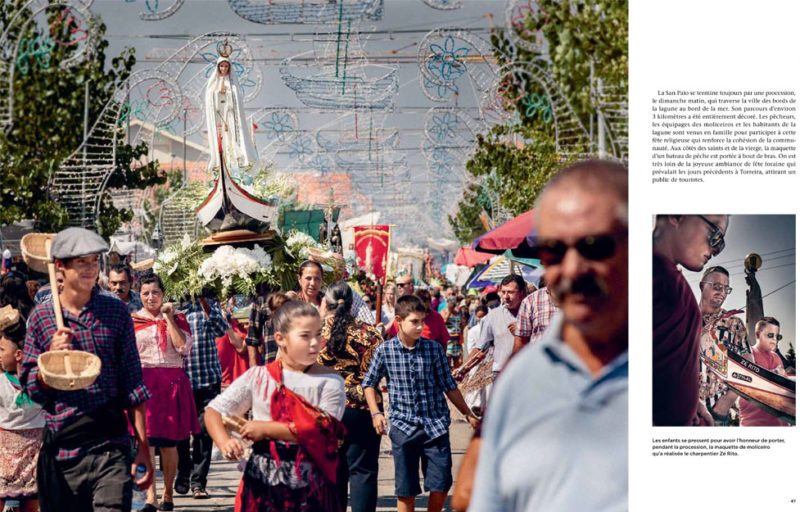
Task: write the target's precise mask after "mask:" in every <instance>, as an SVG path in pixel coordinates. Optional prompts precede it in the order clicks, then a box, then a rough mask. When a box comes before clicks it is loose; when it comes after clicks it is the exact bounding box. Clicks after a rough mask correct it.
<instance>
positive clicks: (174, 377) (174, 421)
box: [132, 274, 200, 511]
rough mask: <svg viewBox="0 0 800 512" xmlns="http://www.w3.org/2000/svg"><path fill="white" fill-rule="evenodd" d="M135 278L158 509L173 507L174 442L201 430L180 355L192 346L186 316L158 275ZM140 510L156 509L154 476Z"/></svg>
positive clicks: (136, 327) (136, 325) (135, 325)
mask: <svg viewBox="0 0 800 512" xmlns="http://www.w3.org/2000/svg"><path fill="white" fill-rule="evenodd" d="M139 283H140V288H139V295H140V297H141V299H142V303H143V304H144V307H143V308H142V309H140V310H139V311H138V312H136V313H134V314H133V315H132V316H133V328H134V330H135V331H136V347H137V348H138V350H139V358H140V359H141V362H142V377H143V379H144V383H145V384H146V385H147V389H149V390H150V393H151V395H152V396H151V398H150V400H148V401H147V439H148V441H149V442H150V452H151V457H155V448H156V447H157V448H159V451H160V453H161V463H162V467H163V471H164V493H163V494H162V498H161V510H172V509H173V501H172V498H173V494H172V492H173V491H172V486H173V482H174V481H175V473H176V471H177V469H178V450H177V445H178V442H179V441H183V440H184V439H188V438H189V436H190V435H191V434H197V433H199V432H200V422H199V421H198V418H197V413H196V408H195V404H194V396H193V395H192V385H191V383H190V382H189V377H187V375H186V372H185V371H184V370H183V358H184V357H186V356H187V355H188V354H189V351H190V350H191V346H192V334H191V329H190V328H189V323H188V322H187V321H186V318H184V316H183V315H182V314H181V313H176V312H175V307H174V306H173V305H172V304H171V303H167V304H164V286H163V284H162V283H161V278H159V277H158V276H157V275H155V274H147V275H145V276H143V277H142V278H141V279H140V281H139ZM145 510H148V511H154V510H157V508H156V484H155V479H153V483H152V485H151V486H150V487H149V488H148V489H147V505H146V506H145Z"/></svg>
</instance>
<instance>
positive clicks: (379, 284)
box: [375, 280, 383, 326]
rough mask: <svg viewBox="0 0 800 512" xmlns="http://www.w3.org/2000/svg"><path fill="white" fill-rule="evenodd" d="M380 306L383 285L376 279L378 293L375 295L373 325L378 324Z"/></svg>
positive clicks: (379, 321) (379, 322) (381, 305)
mask: <svg viewBox="0 0 800 512" xmlns="http://www.w3.org/2000/svg"><path fill="white" fill-rule="evenodd" d="M381 307H383V285H382V284H381V283H380V280H379V281H378V294H377V296H376V297H375V325H376V326H377V325H380V324H381V323H382V322H381Z"/></svg>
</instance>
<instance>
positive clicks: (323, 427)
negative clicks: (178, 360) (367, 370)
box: [205, 301, 345, 512]
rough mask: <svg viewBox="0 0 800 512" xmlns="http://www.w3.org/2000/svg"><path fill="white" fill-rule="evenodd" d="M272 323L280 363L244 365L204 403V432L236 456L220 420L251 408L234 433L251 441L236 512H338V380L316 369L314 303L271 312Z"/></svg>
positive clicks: (341, 404)
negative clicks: (245, 368) (238, 374)
mask: <svg viewBox="0 0 800 512" xmlns="http://www.w3.org/2000/svg"><path fill="white" fill-rule="evenodd" d="M274 326H275V342H276V343H277V344H278V347H279V350H280V358H279V359H276V360H275V361H273V362H271V363H269V364H267V365H266V366H258V367H256V368H250V369H249V370H248V371H247V373H245V374H244V375H242V376H241V377H239V378H238V379H237V380H236V381H234V383H233V384H231V386H230V387H228V388H227V389H226V390H225V391H223V392H222V394H221V395H219V396H218V397H217V398H215V399H214V400H213V401H212V402H211V403H210V404H209V405H208V408H207V409H206V413H205V422H206V427H207V428H208V433H209V434H210V435H211V437H212V438H213V439H214V442H215V443H216V445H217V446H218V447H219V448H220V450H221V451H222V454H223V455H224V456H225V457H227V458H228V459H230V460H236V459H238V458H240V457H242V455H243V454H244V447H243V445H242V442H241V441H240V440H239V439H235V438H231V436H230V435H229V434H228V432H227V431H226V430H225V427H224V426H223V421H222V418H223V417H233V416H242V415H244V414H246V413H247V411H248V410H250V409H252V411H253V420H252V421H248V422H246V423H244V424H243V425H242V426H241V428H240V429H239V434H241V436H242V437H243V438H244V439H247V440H250V441H252V442H253V443H254V444H253V451H252V454H251V455H250V458H249V460H248V461H247V466H246V467H245V470H244V476H243V477H242V482H241V485H240V486H239V492H238V494H237V496H236V511H237V512H254V511H259V512H266V511H270V512H271V511H276V512H277V511H284V510H292V511H323V512H324V511H331V512H333V511H339V510H341V509H340V508H339V500H338V497H337V491H336V469H337V459H338V450H339V446H340V445H341V443H342V441H343V439H344V435H345V429H344V426H343V425H342V423H341V422H340V421H339V419H340V418H341V417H342V415H343V414H344V408H345V392H344V380H343V379H342V378H341V377H340V376H339V375H337V374H336V373H334V372H332V371H331V370H329V369H327V368H326V367H324V366H322V365H319V364H316V360H317V355H318V354H319V352H320V350H321V349H322V347H323V346H324V341H323V340H322V338H321V336H320V331H321V326H322V324H321V321H320V317H319V313H318V312H317V310H316V309H315V308H314V307H313V306H312V305H310V304H307V303H304V302H301V301H289V302H287V303H285V304H284V305H283V306H281V307H280V308H279V309H278V311H277V312H276V313H275V318H274Z"/></svg>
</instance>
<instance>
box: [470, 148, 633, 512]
mask: <svg viewBox="0 0 800 512" xmlns="http://www.w3.org/2000/svg"><path fill="white" fill-rule="evenodd" d="M536 208H537V209H536V215H535V220H534V222H535V228H536V232H537V252H538V257H539V260H540V261H541V262H542V264H543V265H544V267H545V281H546V282H547V284H548V287H549V289H550V292H551V293H552V294H553V299H554V300H555V302H556V303H557V304H558V306H559V308H560V312H558V313H557V314H556V316H555V317H554V318H553V319H552V321H551V323H550V325H549V326H548V328H547V329H546V330H545V332H544V334H543V336H542V339H541V340H539V341H538V342H536V343H532V344H528V345H527V346H525V347H524V348H522V349H521V350H520V351H519V353H517V355H515V356H514V357H513V358H512V359H511V360H510V361H509V363H508V365H506V367H505V368H504V369H503V371H502V373H500V376H499V378H498V380H497V382H496V383H495V388H494V389H493V390H492V395H491V397H490V398H489V400H488V411H487V412H486V416H485V418H486V420H485V422H484V424H483V428H482V436H481V437H482V442H481V448H480V455H479V457H478V468H477V472H476V475H475V480H474V481H475V487H474V490H473V493H472V497H471V502H470V508H469V510H470V511H485V510H492V511H500V510H502V511H519V512H523V511H533V510H600V509H602V510H627V508H628V172H627V170H626V169H625V168H624V167H622V166H620V165H618V164H617V163H614V162H610V161H603V160H587V161H582V162H578V163H576V164H573V165H572V166H570V167H568V168H567V169H564V170H562V171H561V172H559V173H558V174H557V175H556V176H555V177H554V178H553V179H552V180H550V182H549V183H548V184H547V186H546V187H545V189H544V190H543V191H542V192H541V193H540V194H539V196H538V197H537V201H536ZM483 321H484V322H485V321H486V319H484V320H483Z"/></svg>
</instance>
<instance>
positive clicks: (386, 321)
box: [381, 281, 397, 329]
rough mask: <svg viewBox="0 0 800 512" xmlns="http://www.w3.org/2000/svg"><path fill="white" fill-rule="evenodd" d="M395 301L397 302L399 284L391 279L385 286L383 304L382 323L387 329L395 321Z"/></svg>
mask: <svg viewBox="0 0 800 512" xmlns="http://www.w3.org/2000/svg"><path fill="white" fill-rule="evenodd" d="M395 302H397V286H396V285H395V283H393V282H391V281H390V282H388V283H386V284H385V285H384V286H383V306H382V307H381V323H382V324H383V326H384V327H386V328H387V329H388V328H389V327H391V326H392V322H394V303H395Z"/></svg>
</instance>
